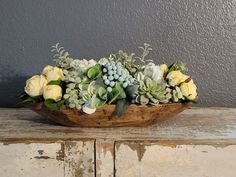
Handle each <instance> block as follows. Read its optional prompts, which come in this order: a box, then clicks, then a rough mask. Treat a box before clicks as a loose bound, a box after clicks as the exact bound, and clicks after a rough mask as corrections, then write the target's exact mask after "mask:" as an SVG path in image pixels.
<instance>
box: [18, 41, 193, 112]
mask: <svg viewBox="0 0 236 177" xmlns="http://www.w3.org/2000/svg"><path fill="white" fill-rule="evenodd" d="M140 49H141V54H140V55H136V54H135V53H127V52H124V51H122V50H120V51H118V52H117V53H114V54H110V55H109V56H108V57H104V58H101V59H99V60H98V61H96V60H93V59H90V60H86V59H73V58H71V57H70V55H69V53H68V52H66V51H65V50H64V48H63V47H61V46H60V45H59V43H57V44H56V45H55V46H52V50H51V51H52V52H53V53H54V56H53V57H54V60H55V66H49V65H48V66H46V67H45V68H44V69H43V71H42V73H41V74H39V75H34V76H32V77H31V78H29V79H28V80H27V81H26V85H25V87H24V92H23V93H22V94H20V95H19V98H20V99H21V100H22V102H23V103H28V102H33V103H38V102H42V103H43V104H44V106H46V107H48V108H50V109H55V110H59V109H60V108H61V107H62V106H66V107H69V108H71V109H77V110H81V111H83V112H84V113H87V114H92V113H94V112H95V111H96V109H98V108H100V107H102V106H104V105H107V104H116V105H117V106H116V107H117V111H116V112H117V114H118V115H122V114H123V113H124V112H125V110H126V109H127V107H128V105H129V104H137V105H138V104H141V105H158V104H166V103H178V102H195V101H196V99H197V87H196V85H195V84H194V82H193V80H192V79H191V77H190V76H187V75H185V74H183V73H184V72H185V71H187V68H186V66H185V65H184V64H183V63H181V62H175V63H173V64H171V65H170V66H167V65H166V64H161V65H156V64H154V63H153V61H152V60H151V59H149V58H148V54H149V53H150V51H152V48H151V46H150V45H149V44H146V43H145V44H144V46H143V47H140Z"/></svg>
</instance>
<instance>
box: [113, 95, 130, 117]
mask: <svg viewBox="0 0 236 177" xmlns="http://www.w3.org/2000/svg"><path fill="white" fill-rule="evenodd" d="M128 107H129V102H128V101H127V100H126V99H121V100H119V101H118V102H117V104H116V110H115V113H116V115H117V116H119V117H120V116H122V115H123V114H124V113H125V112H126V111H127V109H128Z"/></svg>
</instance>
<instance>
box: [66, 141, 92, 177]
mask: <svg viewBox="0 0 236 177" xmlns="http://www.w3.org/2000/svg"><path fill="white" fill-rule="evenodd" d="M94 166H95V165H94V141H85V142H81V141H66V142H65V177H94V176H95V169H94Z"/></svg>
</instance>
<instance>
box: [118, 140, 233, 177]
mask: <svg viewBox="0 0 236 177" xmlns="http://www.w3.org/2000/svg"><path fill="white" fill-rule="evenodd" d="M235 154H236V145H229V146H221V145H217V144H215V145H214V144H211V145H207V144H205V145H201V144H199V145H191V144H188V145H184V144H183V145H174V144H173V143H171V144H169V145H168V143H165V144H163V145H162V144H160V143H135V142H126V143H125V142H121V143H116V157H115V166H116V177H124V176H125V177H146V176H148V177H173V176H174V177H189V176H191V177H206V176H207V177H226V176H227V177H235V169H236V163H235V162H236V155H235Z"/></svg>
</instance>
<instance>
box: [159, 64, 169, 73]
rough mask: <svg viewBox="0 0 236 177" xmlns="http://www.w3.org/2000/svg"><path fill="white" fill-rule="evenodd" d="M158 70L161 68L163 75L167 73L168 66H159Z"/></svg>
mask: <svg viewBox="0 0 236 177" xmlns="http://www.w3.org/2000/svg"><path fill="white" fill-rule="evenodd" d="M160 68H161V70H162V72H164V73H167V72H168V66H167V65H166V64H161V65H160Z"/></svg>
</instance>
